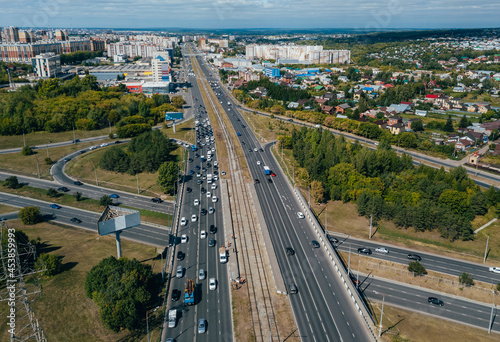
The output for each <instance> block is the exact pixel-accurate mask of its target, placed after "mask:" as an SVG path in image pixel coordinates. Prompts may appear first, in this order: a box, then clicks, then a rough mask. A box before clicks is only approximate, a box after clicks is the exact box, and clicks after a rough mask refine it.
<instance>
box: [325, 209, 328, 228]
mask: <svg viewBox="0 0 500 342" xmlns="http://www.w3.org/2000/svg"><path fill="white" fill-rule="evenodd" d="M327 231H328V202H327V203H326V208H325V233H326V232H327Z"/></svg>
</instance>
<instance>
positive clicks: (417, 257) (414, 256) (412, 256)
mask: <svg viewBox="0 0 500 342" xmlns="http://www.w3.org/2000/svg"><path fill="white" fill-rule="evenodd" d="M407 258H408V259H410V260H417V261H421V260H422V258H421V257H420V255H418V254H413V253H410V254H408V256H407Z"/></svg>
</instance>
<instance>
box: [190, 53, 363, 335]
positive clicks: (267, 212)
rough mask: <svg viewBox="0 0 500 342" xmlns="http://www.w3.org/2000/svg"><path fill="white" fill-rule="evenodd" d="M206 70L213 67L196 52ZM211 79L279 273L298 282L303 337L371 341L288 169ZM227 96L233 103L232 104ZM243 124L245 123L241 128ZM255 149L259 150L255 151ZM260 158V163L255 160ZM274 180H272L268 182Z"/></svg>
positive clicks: (294, 298)
mask: <svg viewBox="0 0 500 342" xmlns="http://www.w3.org/2000/svg"><path fill="white" fill-rule="evenodd" d="M197 58H198V61H199V63H200V65H201V66H202V68H203V71H204V73H205V75H209V74H210V72H209V71H208V70H207V68H206V66H205V65H204V64H203V62H202V60H201V58H199V57H197ZM207 79H208V80H209V81H211V82H212V85H213V88H214V91H215V92H216V93H219V94H221V95H219V96H218V98H219V102H220V103H221V105H222V106H223V108H224V110H225V112H226V115H227V116H228V117H229V119H230V120H231V123H232V125H233V128H234V129H235V131H236V132H237V133H239V134H240V135H241V136H239V140H240V142H241V143H242V145H241V146H242V148H243V151H244V154H245V158H246V160H247V163H248V166H249V169H250V172H251V174H252V178H254V179H259V184H256V185H255V187H256V191H257V196H258V199H259V201H260V204H261V207H262V208H263V214H264V219H265V221H266V224H267V226H268V229H269V232H270V235H271V241H272V244H273V246H274V250H275V252H276V256H277V259H278V263H279V266H280V270H281V274H282V275H283V277H284V280H285V283H286V284H287V285H288V284H290V283H295V284H296V285H297V287H298V293H297V294H290V295H289V298H290V303H291V306H292V309H293V313H294V315H295V319H296V322H297V325H298V330H299V335H300V337H301V339H302V340H303V341H369V340H371V337H370V336H369V332H368V330H367V328H366V326H365V323H364V322H363V321H362V320H361V318H360V316H359V314H358V313H357V312H356V310H355V308H354V305H353V304H352V302H351V301H350V299H348V298H347V295H346V293H345V292H344V290H343V286H342V285H341V284H340V279H339V278H338V276H337V275H336V274H334V271H333V265H332V264H331V262H330V260H329V258H328V257H327V256H326V253H325V251H324V249H321V248H318V249H314V248H313V247H312V245H311V240H312V239H315V235H314V232H313V230H312V228H311V227H310V226H309V224H308V223H307V222H306V220H301V219H299V218H298V217H297V212H298V211H299V204H298V203H297V201H296V200H295V196H294V195H293V193H292V190H291V189H290V187H289V186H288V184H287V183H286V180H285V176H284V174H283V173H282V172H281V169H280V168H279V166H278V165H277V164H276V163H275V161H274V158H273V157H272V153H271V151H270V145H267V146H266V147H265V149H262V151H261V150H260V149H261V148H262V147H261V145H260V144H259V142H258V140H257V138H256V137H255V135H254V134H253V133H252V131H251V130H250V129H249V128H248V124H247V123H246V122H245V120H244V118H243V117H242V116H241V115H240V114H239V113H238V112H237V110H236V106H235V105H234V103H233V102H232V100H231V99H230V97H226V94H225V92H224V90H223V89H222V88H221V87H220V85H218V83H216V82H217V79H216V78H213V77H208V78H207ZM228 101H229V102H230V103H231V104H228ZM243 126H245V127H243ZM254 148H256V149H257V151H254ZM257 161H260V162H261V163H262V164H261V165H257ZM263 165H267V166H269V167H270V168H271V170H273V171H274V172H275V174H276V177H270V176H265V175H264V172H263ZM269 180H271V181H269ZM286 247H292V248H293V249H294V250H295V255H293V256H287V255H286V253H285V248H286Z"/></svg>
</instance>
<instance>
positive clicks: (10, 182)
mask: <svg viewBox="0 0 500 342" xmlns="http://www.w3.org/2000/svg"><path fill="white" fill-rule="evenodd" d="M3 185H4V186H6V187H8V188H10V189H19V188H20V187H21V185H20V184H19V180H18V179H17V177H16V176H10V177H7V178H6V179H5V181H4V182H3Z"/></svg>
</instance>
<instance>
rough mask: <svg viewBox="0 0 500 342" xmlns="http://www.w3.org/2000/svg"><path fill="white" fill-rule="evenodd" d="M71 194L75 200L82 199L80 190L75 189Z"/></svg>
mask: <svg viewBox="0 0 500 342" xmlns="http://www.w3.org/2000/svg"><path fill="white" fill-rule="evenodd" d="M73 196H75V199H76V201H77V202H80V201H81V200H82V199H83V198H82V193H81V192H78V191H77V192H75V193H74V194H73Z"/></svg>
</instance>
